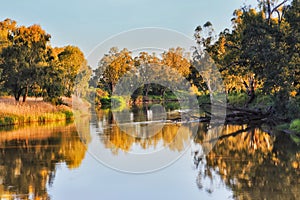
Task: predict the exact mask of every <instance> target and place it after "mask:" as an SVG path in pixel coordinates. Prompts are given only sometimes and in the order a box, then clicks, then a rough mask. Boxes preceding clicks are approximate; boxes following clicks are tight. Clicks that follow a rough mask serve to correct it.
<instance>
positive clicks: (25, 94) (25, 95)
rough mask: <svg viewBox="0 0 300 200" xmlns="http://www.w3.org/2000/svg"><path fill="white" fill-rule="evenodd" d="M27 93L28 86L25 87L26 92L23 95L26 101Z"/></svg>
mask: <svg viewBox="0 0 300 200" xmlns="http://www.w3.org/2000/svg"><path fill="white" fill-rule="evenodd" d="M27 95H28V86H26V87H25V92H24V95H23V102H25V101H26V98H27Z"/></svg>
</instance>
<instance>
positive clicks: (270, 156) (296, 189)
mask: <svg viewBox="0 0 300 200" xmlns="http://www.w3.org/2000/svg"><path fill="white" fill-rule="evenodd" d="M223 134H224V136H222V137H220V138H219V140H218V142H217V144H216V146H215V147H214V148H213V150H212V151H211V152H210V153H209V154H208V155H207V156H206V157H205V158H203V159H202V158H200V157H197V152H196V151H194V159H195V158H198V159H196V160H198V161H199V162H198V163H197V162H196V167H197V169H198V171H199V174H198V177H197V185H198V187H199V188H200V189H201V190H202V189H205V190H206V191H207V192H213V191H214V189H215V188H216V187H217V185H220V184H222V183H223V184H225V185H226V186H227V187H229V188H230V189H231V190H232V191H233V197H234V198H235V199H271V198H272V199H300V179H299V177H300V170H299V166H300V149H299V147H297V146H296V145H295V144H292V143H291V141H290V139H289V137H288V136H282V135H281V136H278V137H275V136H270V135H269V134H267V133H265V132H263V131H261V130H260V129H258V128H250V127H246V126H227V127H226V128H225V130H223ZM201 140H202V139H201V138H200V139H199V138H198V139H196V143H201ZM195 152H196V153H195Z"/></svg>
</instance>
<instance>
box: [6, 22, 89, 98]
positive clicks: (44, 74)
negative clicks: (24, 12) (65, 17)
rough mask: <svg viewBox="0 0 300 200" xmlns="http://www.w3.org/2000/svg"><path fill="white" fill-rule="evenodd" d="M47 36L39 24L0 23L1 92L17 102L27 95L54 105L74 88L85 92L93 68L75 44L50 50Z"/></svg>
mask: <svg viewBox="0 0 300 200" xmlns="http://www.w3.org/2000/svg"><path fill="white" fill-rule="evenodd" d="M50 38H51V36H50V35H49V34H48V33H46V32H45V31H44V30H43V29H42V28H41V27H40V26H39V25H32V26H28V27H25V26H17V24H16V22H15V21H13V20H10V19H6V20H4V21H3V22H0V61H1V62H0V93H4V94H5V93H7V94H9V95H13V96H14V97H15V100H16V101H19V99H20V97H21V96H23V101H24V102H25V101H26V97H27V96H28V95H31V96H35V97H38V96H43V97H44V99H45V100H47V101H51V102H53V103H55V104H60V102H59V97H60V96H63V95H65V96H68V97H70V96H71V94H72V93H73V90H74V89H76V94H77V95H78V96H79V95H80V96H84V95H85V91H86V90H87V88H88V81H89V79H90V76H91V74H92V71H91V69H90V68H89V67H88V66H87V61H86V60H85V58H84V55H83V53H82V52H81V50H80V49H79V48H78V47H75V46H67V47H64V48H54V49H53V48H52V47H51V46H50V43H49V42H50ZM77 75H78V79H77V81H75V78H76V76H77ZM75 85H76V88H74V87H75Z"/></svg>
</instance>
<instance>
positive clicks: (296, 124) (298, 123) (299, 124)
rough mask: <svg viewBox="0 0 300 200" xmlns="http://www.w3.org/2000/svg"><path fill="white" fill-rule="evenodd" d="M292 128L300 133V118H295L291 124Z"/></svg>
mask: <svg viewBox="0 0 300 200" xmlns="http://www.w3.org/2000/svg"><path fill="white" fill-rule="evenodd" d="M290 130H292V131H295V132H297V133H300V119H295V120H293V121H292V123H291V124H290Z"/></svg>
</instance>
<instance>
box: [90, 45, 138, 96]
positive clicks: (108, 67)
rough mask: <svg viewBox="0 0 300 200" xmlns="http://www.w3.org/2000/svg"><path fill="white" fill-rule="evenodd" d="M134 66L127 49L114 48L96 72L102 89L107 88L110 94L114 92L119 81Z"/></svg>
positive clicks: (103, 58)
mask: <svg viewBox="0 0 300 200" xmlns="http://www.w3.org/2000/svg"><path fill="white" fill-rule="evenodd" d="M133 65H134V61H133V58H132V57H131V52H130V51H128V50H127V49H123V50H121V51H119V50H118V48H116V47H113V48H111V49H110V51H109V53H108V54H105V55H104V56H103V57H102V58H101V60H100V61H99V64H98V68H97V69H96V70H95V77H96V79H97V80H98V82H99V84H100V85H101V87H104V88H106V89H107V90H108V91H109V93H110V94H112V92H113V91H114V88H115V86H116V84H117V83H118V81H119V79H120V78H121V77H122V76H123V75H124V74H125V73H126V72H127V71H128V70H130V69H131V68H132V67H133Z"/></svg>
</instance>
